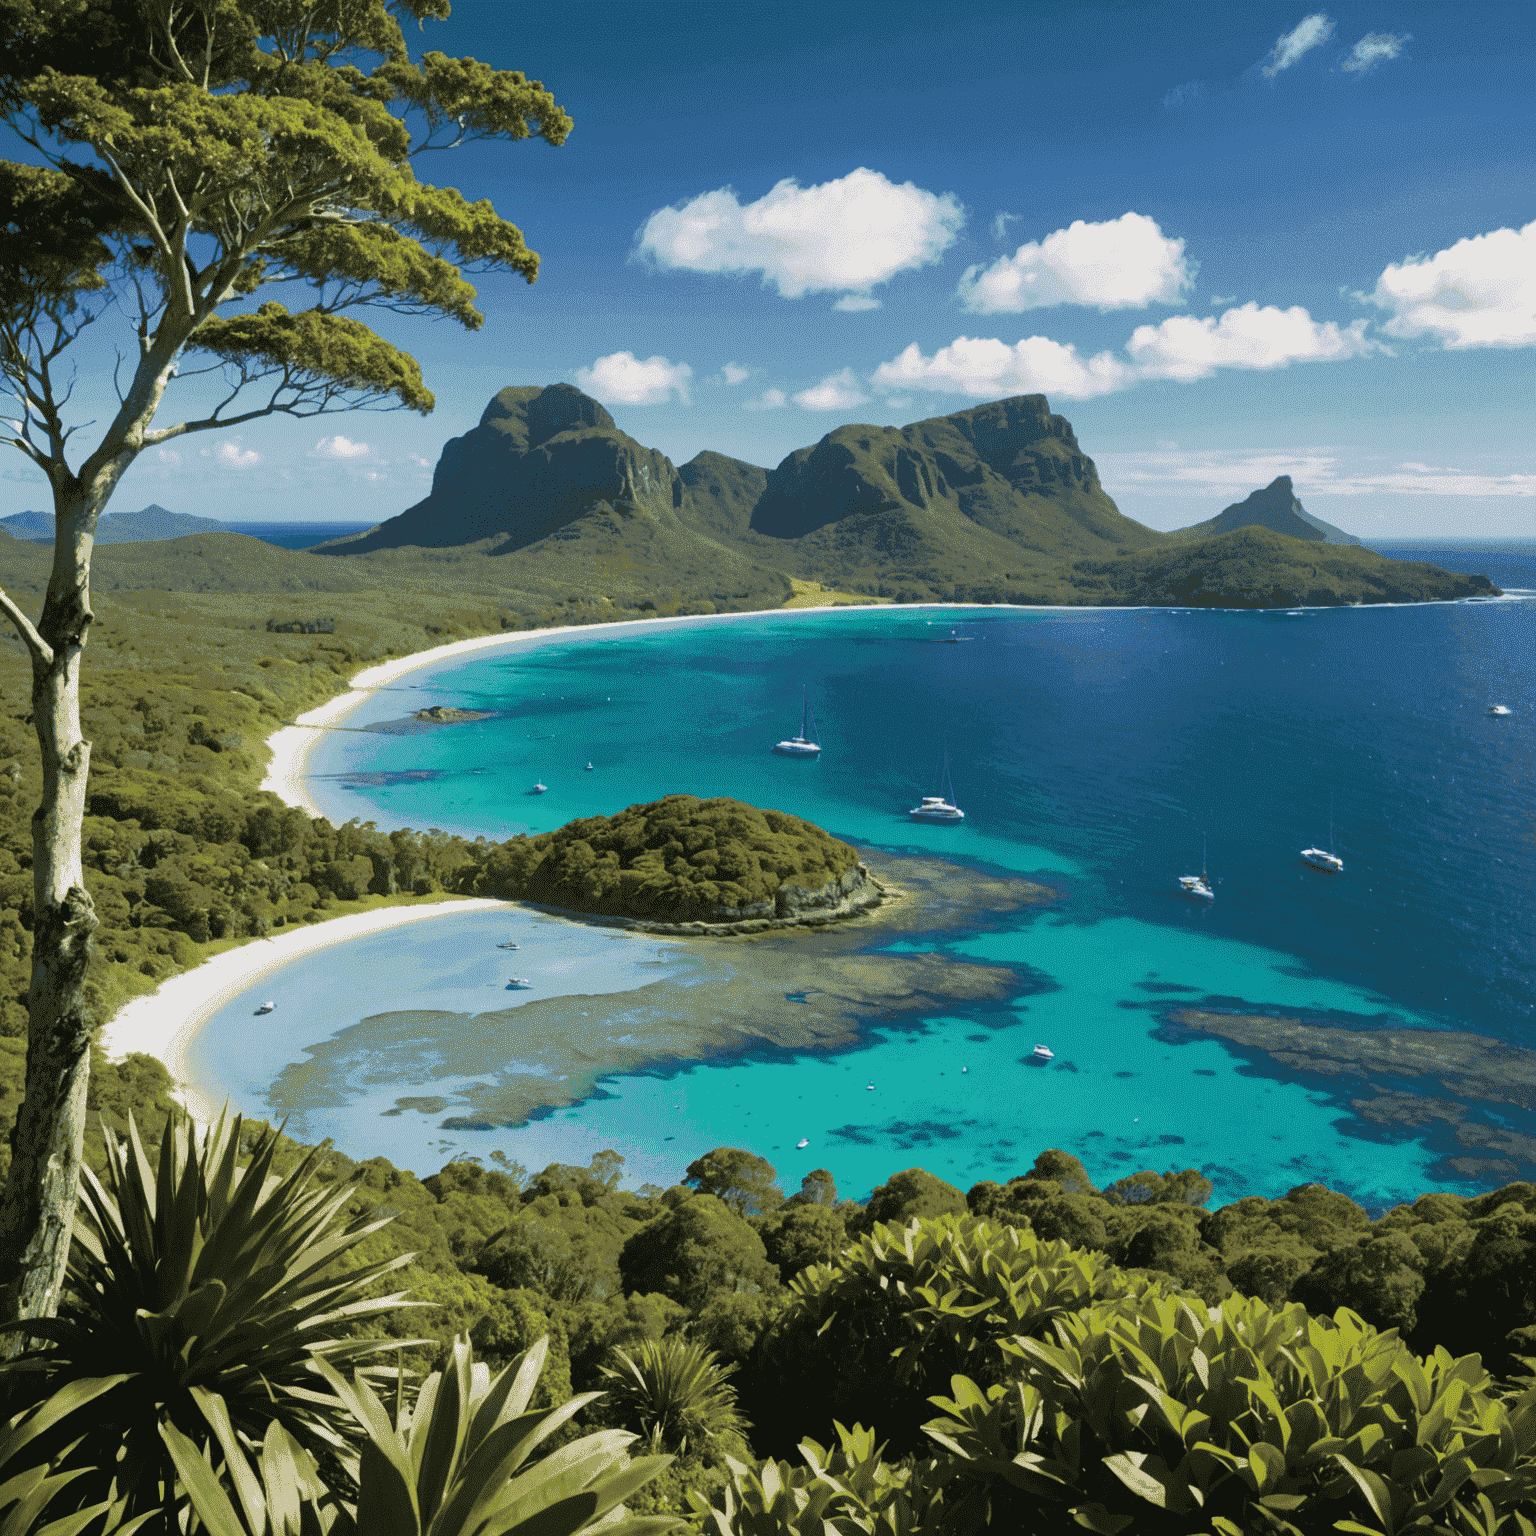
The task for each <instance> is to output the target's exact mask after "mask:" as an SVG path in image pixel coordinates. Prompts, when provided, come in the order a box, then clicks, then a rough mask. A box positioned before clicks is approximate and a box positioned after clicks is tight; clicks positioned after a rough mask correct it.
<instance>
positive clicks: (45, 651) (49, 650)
mask: <svg viewBox="0 0 1536 1536" xmlns="http://www.w3.org/2000/svg"><path fill="white" fill-rule="evenodd" d="M0 613H3V614H4V615H5V616H6V618H8V619H9V620H10V621H11V623H12V624H14V625H15V626H16V628H17V630H18V631H19V632H20V634H21V638H22V639H23V640H24V641H25V642H26V646H27V649H28V650H29V651H31V653H32V659H33V660H34V661H35V662H37V663H38V664H39V665H40V666H44V667H50V666H52V665H53V647H52V646H51V645H49V644H48V642H47V641H46V640H44V639H43V637H42V636H41V635H40V634H38V632H37V628H36V626H35V625H34V624H33V623H32V621H31V619H29V618H28V617H27V616H26V614H24V613H23V612H22V611H21V609H20V608H18V607H17V606H16V604H15V603H14V602H13V601H12V599H11V596H10V594H9V593H8V592H6V591H5V590H4V589H3V588H0Z"/></svg>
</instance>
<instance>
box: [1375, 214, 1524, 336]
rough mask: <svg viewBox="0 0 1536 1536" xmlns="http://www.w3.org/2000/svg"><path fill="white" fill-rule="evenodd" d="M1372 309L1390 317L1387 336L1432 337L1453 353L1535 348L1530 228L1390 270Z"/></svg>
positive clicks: (1501, 232) (1463, 243)
mask: <svg viewBox="0 0 1536 1536" xmlns="http://www.w3.org/2000/svg"><path fill="white" fill-rule="evenodd" d="M1371 302H1372V303H1374V304H1378V305H1380V306H1381V308H1383V309H1390V310H1391V311H1392V312H1393V313H1392V318H1391V319H1390V320H1388V321H1387V322H1386V324H1385V326H1383V329H1384V330H1385V331H1386V332H1387V334H1388V335H1391V336H1404V337H1409V336H1426V335H1430V336H1438V337H1439V338H1440V341H1441V342H1442V344H1443V345H1444V346H1446V347H1448V348H1451V349H1453V350H1460V349H1462V348H1466V347H1529V346H1536V221H1533V222H1531V223H1529V224H1527V225H1526V226H1525V228H1524V229H1519V230H1514V229H1496V230H1494V231H1493V232H1492V233H1491V234H1486V235H1474V236H1472V237H1471V238H1470V239H1467V240H1458V241H1457V242H1456V244H1455V245H1453V246H1451V247H1450V248H1449V249H1448V250H1444V251H1436V252H1435V254H1434V255H1433V256H1428V257H1413V256H1410V257H1409V258H1408V260H1406V261H1404V262H1403V263H1401V264H1400V265H1397V266H1389V267H1388V268H1387V269H1386V271H1385V272H1383V273H1382V274H1381V277H1380V278H1379V279H1378V280H1377V283H1376V291H1375V293H1373V294H1372V295H1371Z"/></svg>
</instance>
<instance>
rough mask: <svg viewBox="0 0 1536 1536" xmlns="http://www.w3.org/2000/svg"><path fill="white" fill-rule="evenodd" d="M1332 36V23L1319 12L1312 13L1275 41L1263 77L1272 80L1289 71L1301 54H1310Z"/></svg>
mask: <svg viewBox="0 0 1536 1536" xmlns="http://www.w3.org/2000/svg"><path fill="white" fill-rule="evenodd" d="M1332 36H1333V23H1332V22H1331V21H1329V19H1328V18H1327V17H1326V16H1325V15H1324V14H1323V13H1322V12H1321V11H1314V12H1313V13H1312V14H1311V15H1310V16H1303V17H1302V19H1301V20H1300V21H1299V22H1297V23H1296V25H1295V26H1294V27H1292V28H1291V30H1290V31H1289V32H1287V33H1286V34H1285V36H1284V37H1279V38H1276V39H1275V46H1274V49H1273V50H1272V51H1271V53H1270V55H1269V58H1268V60H1267V61H1266V63H1265V65H1264V76H1265V78H1266V79H1269V80H1273V79H1274V77H1275V76H1276V75H1278V74H1279V73H1280V71H1281V70H1282V69H1289V68H1290V67H1291V65H1292V64H1294V63H1295V62H1296V61H1297V59H1299V58H1300V57H1301V56H1302V54H1304V53H1308V52H1310V51H1311V50H1312V49H1313V48H1316V47H1317V45H1318V44H1319V43H1326V42H1327V41H1328V39H1329V38H1330V37H1332Z"/></svg>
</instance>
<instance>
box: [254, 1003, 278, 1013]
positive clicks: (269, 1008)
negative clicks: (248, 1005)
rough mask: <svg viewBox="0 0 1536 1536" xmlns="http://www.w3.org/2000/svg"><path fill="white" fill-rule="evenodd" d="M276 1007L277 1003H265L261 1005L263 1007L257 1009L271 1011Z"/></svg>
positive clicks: (258, 1010)
mask: <svg viewBox="0 0 1536 1536" xmlns="http://www.w3.org/2000/svg"><path fill="white" fill-rule="evenodd" d="M276 1007H277V1004H276V1003H263V1004H262V1005H261V1007H260V1008H258V1009H257V1010H256V1012H257V1013H271V1012H272V1010H273V1009H274V1008H276Z"/></svg>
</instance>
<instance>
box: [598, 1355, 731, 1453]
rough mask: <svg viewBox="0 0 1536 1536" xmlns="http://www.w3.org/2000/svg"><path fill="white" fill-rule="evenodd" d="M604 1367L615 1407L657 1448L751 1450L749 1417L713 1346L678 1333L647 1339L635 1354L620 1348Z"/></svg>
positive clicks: (612, 1407)
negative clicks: (740, 1406) (739, 1405)
mask: <svg viewBox="0 0 1536 1536" xmlns="http://www.w3.org/2000/svg"><path fill="white" fill-rule="evenodd" d="M609 1358H610V1359H611V1360H612V1361H613V1364H611V1365H605V1366H604V1367H603V1376H604V1378H605V1379H606V1380H607V1381H608V1383H609V1387H608V1391H609V1394H610V1407H609V1411H610V1412H612V1413H614V1414H616V1415H617V1416H618V1419H619V1422H620V1423H622V1424H624V1425H625V1426H626V1427H627V1428H629V1429H633V1430H636V1431H638V1432H639V1433H640V1434H641V1435H643V1436H644V1437H645V1439H646V1440H647V1441H648V1442H649V1444H650V1447H651V1449H652V1450H653V1451H669V1452H671V1453H673V1454H674V1455H677V1456H690V1455H692V1456H697V1455H698V1454H699V1453H700V1452H701V1451H703V1450H704V1449H705V1448H706V1447H708V1448H709V1449H710V1450H712V1451H714V1452H717V1453H719V1454H721V1455H726V1456H729V1455H736V1456H741V1455H745V1454H746V1450H747V1446H746V1438H745V1431H746V1428H747V1424H746V1420H745V1419H743V1418H742V1416H741V1414H740V1412H739V1411H738V1410H737V1407H736V1391H735V1389H734V1388H733V1387H731V1386H729V1385H728V1384H727V1382H726V1378H727V1377H728V1376H730V1375H732V1374H733V1373H734V1372H735V1369H736V1368H735V1366H732V1365H722V1364H721V1363H720V1361H719V1359H718V1357H717V1356H716V1355H715V1353H714V1351H713V1350H708V1349H705V1348H704V1347H703V1346H702V1345H701V1344H696V1343H694V1342H693V1341H692V1340H690V1339H681V1338H678V1337H677V1336H676V1335H675V1334H674V1335H672V1336H670V1337H668V1338H663V1339H646V1340H644V1341H643V1342H642V1343H641V1345H640V1347H639V1349H637V1350H636V1351H635V1352H634V1354H632V1355H631V1354H630V1353H629V1352H628V1351H627V1350H623V1349H615V1350H613V1351H612V1353H611V1354H610V1356H609Z"/></svg>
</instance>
